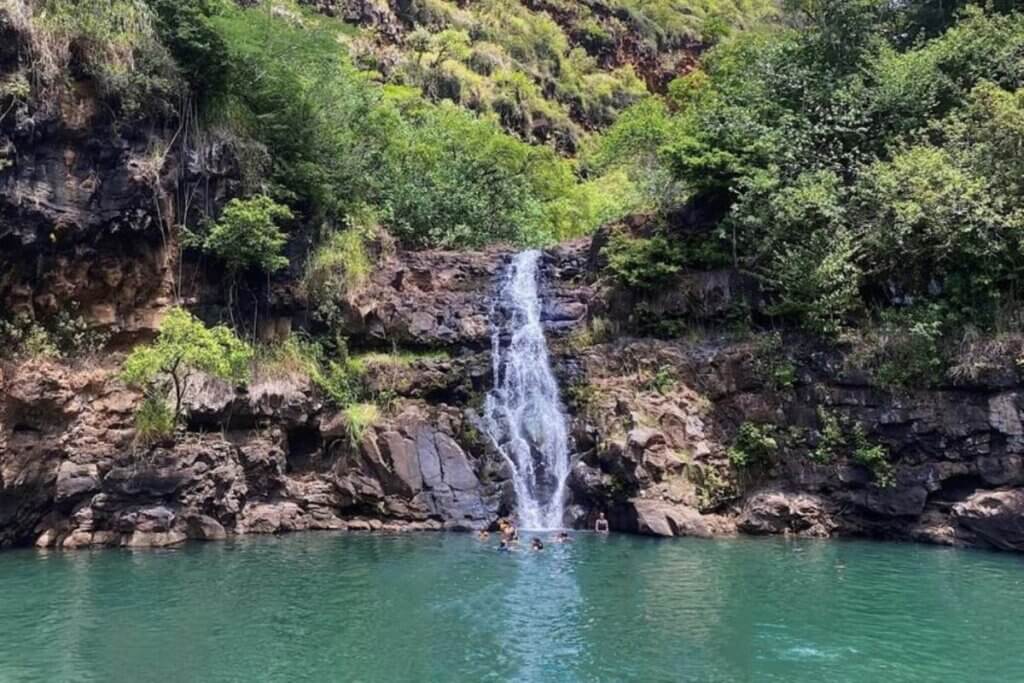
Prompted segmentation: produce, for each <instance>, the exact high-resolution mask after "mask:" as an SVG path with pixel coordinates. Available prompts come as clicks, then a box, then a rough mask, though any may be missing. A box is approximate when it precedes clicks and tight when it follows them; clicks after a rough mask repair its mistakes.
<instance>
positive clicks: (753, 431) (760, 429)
mask: <svg viewBox="0 0 1024 683" xmlns="http://www.w3.org/2000/svg"><path fill="white" fill-rule="evenodd" d="M775 431H776V430H775V426H774V425H769V424H755V423H753V422H744V423H743V424H742V425H740V429H739V432H738V433H737V434H736V439H735V441H734V442H733V445H732V447H731V448H730V449H729V451H728V455H729V462H731V463H732V464H733V467H735V468H737V469H745V468H748V467H752V466H754V465H768V464H771V462H772V460H773V459H774V457H775V454H776V453H777V452H778V449H779V442H778V440H776V438H775Z"/></svg>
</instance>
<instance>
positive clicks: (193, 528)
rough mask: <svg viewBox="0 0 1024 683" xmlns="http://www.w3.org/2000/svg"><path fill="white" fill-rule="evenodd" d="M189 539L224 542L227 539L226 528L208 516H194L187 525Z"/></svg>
mask: <svg viewBox="0 0 1024 683" xmlns="http://www.w3.org/2000/svg"><path fill="white" fill-rule="evenodd" d="M185 529H186V533H187V534H188V537H189V538H191V539H194V540H197V541H222V540H224V539H225V538H227V536H228V534H227V531H225V530H224V526H223V525H222V524H221V523H220V522H218V521H217V520H215V519H214V518H213V517H209V516H207V515H193V516H192V517H189V518H188V520H187V521H186V523H185Z"/></svg>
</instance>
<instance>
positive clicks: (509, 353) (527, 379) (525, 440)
mask: <svg viewBox="0 0 1024 683" xmlns="http://www.w3.org/2000/svg"><path fill="white" fill-rule="evenodd" d="M539 259H540V252H539V251H524V252H522V253H520V254H517V255H516V257H515V258H514V260H513V261H512V264H511V267H510V268H509V269H508V272H507V273H506V276H505V280H504V282H503V283H502V287H501V291H500V292H499V294H498V297H497V298H496V300H495V303H494V306H493V307H492V311H491V325H492V328H493V329H492V333H491V347H492V352H493V363H494V389H493V390H492V391H491V392H490V393H489V394H488V396H487V404H486V423H487V430H488V432H489V433H490V436H491V438H493V439H494V442H495V444H496V445H497V447H498V449H499V450H500V451H501V453H502V454H503V455H504V456H505V458H506V459H507V460H508V462H509V465H510V466H511V468H512V478H513V483H514V485H515V492H516V499H517V500H516V503H517V515H518V517H519V525H520V526H521V527H523V528H524V529H538V530H543V529H558V528H561V527H562V523H563V518H564V516H565V496H566V481H567V480H568V478H569V468H570V465H571V462H570V458H569V433H568V427H567V425H566V419H565V413H564V411H563V410H562V404H561V400H560V399H559V395H558V382H556V381H555V376H554V374H553V373H552V372H551V363H550V361H549V359H548V348H547V342H546V341H545V339H544V328H543V327H542V326H541V321H540V309H541V305H540V296H539V292H538V282H537V281H538V277H539V274H538V268H537V262H538V260H539Z"/></svg>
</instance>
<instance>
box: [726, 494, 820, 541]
mask: <svg viewBox="0 0 1024 683" xmlns="http://www.w3.org/2000/svg"><path fill="white" fill-rule="evenodd" d="M737 526H738V528H739V530H740V531H742V532H744V533H747V534H785V533H793V534H796V535H799V536H812V537H820V538H826V537H828V536H830V535H831V534H832V531H833V530H834V529H835V528H836V526H837V524H836V523H835V522H834V521H833V520H832V517H831V515H830V514H829V511H828V505H827V503H826V501H825V500H824V499H823V498H821V497H820V496H815V495H809V494H803V493H793V492H789V491H761V492H759V493H756V494H754V495H752V496H750V497H748V498H747V500H746V503H745V504H744V506H743V512H742V513H741V514H740V518H739V521H738V523H737Z"/></svg>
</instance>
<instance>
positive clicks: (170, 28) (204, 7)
mask: <svg viewBox="0 0 1024 683" xmlns="http://www.w3.org/2000/svg"><path fill="white" fill-rule="evenodd" d="M146 3H147V4H148V5H149V6H150V7H151V8H152V10H153V12H154V14H155V18H156V21H155V28H156V32H157V34H158V35H159V37H160V40H161V42H162V43H163V44H164V45H165V46H166V47H167V49H169V50H170V52H171V54H172V55H173V56H174V59H175V61H176V62H177V64H178V67H179V68H180V69H181V72H182V75H183V76H184V77H185V79H186V80H187V81H188V83H189V85H190V86H191V88H192V91H193V92H194V93H195V94H196V95H197V96H198V97H199V99H200V101H202V102H205V101H206V100H207V99H208V98H209V97H211V96H213V95H215V94H217V93H220V92H222V91H223V89H224V88H225V87H226V84H227V83H226V77H227V74H228V66H229V65H228V50H227V46H226V45H225V44H224V40H223V38H222V37H221V36H220V34H219V33H218V32H217V29H216V28H215V27H214V25H213V22H212V21H211V18H212V17H214V16H216V15H218V14H220V13H221V12H223V11H225V9H226V8H227V4H226V1H225V0H146Z"/></svg>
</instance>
